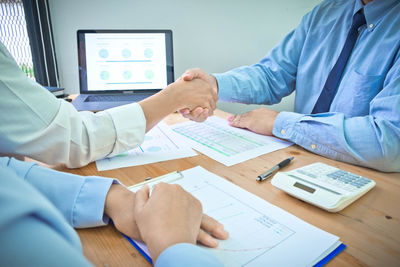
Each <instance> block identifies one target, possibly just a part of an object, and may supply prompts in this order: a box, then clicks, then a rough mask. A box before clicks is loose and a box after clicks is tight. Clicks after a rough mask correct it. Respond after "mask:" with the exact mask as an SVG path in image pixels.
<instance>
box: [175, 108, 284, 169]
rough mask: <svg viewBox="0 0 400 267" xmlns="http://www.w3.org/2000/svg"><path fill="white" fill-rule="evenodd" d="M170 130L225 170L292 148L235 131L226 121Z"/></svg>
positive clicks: (186, 124)
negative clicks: (224, 167)
mask: <svg viewBox="0 0 400 267" xmlns="http://www.w3.org/2000/svg"><path fill="white" fill-rule="evenodd" d="M171 128H172V129H173V131H174V132H176V133H178V134H181V135H182V136H184V137H185V138H186V139H187V142H188V143H189V144H190V145H191V146H192V147H193V148H194V149H197V150H198V151H200V152H201V153H203V154H205V155H207V156H208V157H210V158H212V159H214V160H216V161H218V162H220V163H222V164H224V165H226V166H232V165H234V164H237V163H240V162H243V161H246V160H249V159H252V158H255V157H258V156H260V155H263V154H266V153H269V152H272V151H275V150H278V149H282V148H285V147H288V146H290V145H292V143H290V142H286V141H283V140H280V139H278V138H275V137H272V136H265V135H260V134H256V133H253V132H251V131H248V130H245V129H239V128H235V127H232V126H230V125H229V124H228V122H227V120H224V119H222V118H219V117H216V116H212V117H210V118H208V119H207V120H206V121H205V122H202V123H198V122H193V121H190V122H184V123H181V124H176V125H172V126H171Z"/></svg>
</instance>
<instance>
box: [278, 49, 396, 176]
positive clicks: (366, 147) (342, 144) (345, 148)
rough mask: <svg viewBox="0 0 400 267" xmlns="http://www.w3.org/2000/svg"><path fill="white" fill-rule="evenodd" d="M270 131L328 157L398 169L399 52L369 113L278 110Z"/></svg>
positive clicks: (383, 168)
mask: <svg viewBox="0 0 400 267" xmlns="http://www.w3.org/2000/svg"><path fill="white" fill-rule="evenodd" d="M273 134H274V135H275V136H277V137H280V138H283V139H287V140H290V141H292V142H294V143H296V144H298V145H300V146H302V147H304V148H305V149H307V150H310V151H312V152H315V153H317V154H320V155H323V156H326V157H328V158H332V159H335V160H340V161H344V162H349V163H353V164H357V165H361V166H366V167H370V168H374V169H377V170H380V171H385V172H400V164H399V163H400V53H399V55H398V57H397V60H396V61H395V64H394V66H393V67H392V68H391V69H390V71H389V72H388V74H387V75H386V79H385V81H384V87H383V89H382V90H381V92H380V93H379V94H378V95H377V96H376V97H375V98H374V99H373V100H372V101H371V103H370V110H369V115H367V116H360V117H350V118H348V117H346V116H344V115H343V114H342V113H322V114H315V115H303V114H299V113H293V112H281V113H280V114H279V115H278V117H277V118H276V120H275V124H274V128H273Z"/></svg>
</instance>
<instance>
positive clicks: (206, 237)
mask: <svg viewBox="0 0 400 267" xmlns="http://www.w3.org/2000/svg"><path fill="white" fill-rule="evenodd" d="M104 212H105V214H107V215H108V216H109V217H110V218H111V219H112V220H113V222H114V225H115V227H116V228H117V229H118V230H119V231H120V232H122V233H124V234H125V235H127V236H129V237H131V238H133V239H135V240H138V241H144V242H145V243H146V244H147V246H148V247H149V251H150V253H151V255H152V257H153V259H156V258H157V257H158V255H159V254H160V253H161V252H162V251H163V250H164V249H166V248H168V247H169V246H170V245H173V244H176V243H182V242H185V243H195V242H196V240H197V241H198V242H199V243H201V244H203V245H205V246H208V247H216V246H218V241H217V239H216V238H218V239H226V238H228V233H227V232H226V231H225V230H224V227H223V225H222V224H220V223H218V222H217V221H216V220H214V219H213V218H211V217H209V216H207V215H205V214H203V213H202V207H201V204H200V202H199V201H198V200H197V199H196V198H194V197H193V196H192V195H191V194H189V193H188V192H186V191H185V190H183V189H182V187H180V186H179V185H169V184H165V183H160V184H158V185H156V186H155V188H154V189H153V191H152V194H151V197H149V188H148V187H147V186H145V187H144V188H142V189H141V190H139V191H138V192H137V193H136V194H135V193H133V192H131V191H130V190H128V189H127V188H125V187H124V186H122V185H119V184H113V185H112V186H111V188H110V190H109V192H108V194H107V198H106V203H105V209H104Z"/></svg>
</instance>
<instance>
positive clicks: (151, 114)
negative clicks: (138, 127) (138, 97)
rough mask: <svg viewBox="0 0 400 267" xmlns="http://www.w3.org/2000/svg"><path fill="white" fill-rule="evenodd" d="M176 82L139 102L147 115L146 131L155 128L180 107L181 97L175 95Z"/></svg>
mask: <svg viewBox="0 0 400 267" xmlns="http://www.w3.org/2000/svg"><path fill="white" fill-rule="evenodd" d="M174 86H175V85H174V84H171V85H169V88H168V87H167V88H166V89H164V90H165V91H161V92H160V93H158V94H155V95H152V96H150V97H148V98H146V99H144V100H142V101H140V102H139V105H140V106H141V107H142V110H143V113H144V116H145V117H146V132H148V131H149V130H150V129H151V128H153V127H154V126H155V125H156V124H157V123H158V122H160V121H161V120H162V119H163V118H165V117H166V116H167V115H169V114H171V113H172V112H174V111H176V110H178V109H179V107H180V106H179V104H180V103H178V101H179V99H178V98H177V97H176V96H175V95H174V94H175V91H174V88H173V87H174Z"/></svg>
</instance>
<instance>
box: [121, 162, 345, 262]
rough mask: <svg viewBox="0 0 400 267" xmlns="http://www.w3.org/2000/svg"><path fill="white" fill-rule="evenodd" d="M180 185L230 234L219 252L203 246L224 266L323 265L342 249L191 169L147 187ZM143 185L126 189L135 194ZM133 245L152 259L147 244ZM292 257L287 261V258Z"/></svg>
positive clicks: (232, 187)
mask: <svg viewBox="0 0 400 267" xmlns="http://www.w3.org/2000/svg"><path fill="white" fill-rule="evenodd" d="M159 182H167V183H174V184H179V185H181V186H182V187H183V188H184V189H185V190H186V191H188V192H189V193H191V194H193V195H194V196H195V197H196V198H197V199H199V200H200V202H201V203H202V205H203V211H204V213H205V214H207V215H209V216H211V217H213V218H214V219H216V220H217V221H219V222H220V223H222V224H223V225H224V227H225V229H226V230H227V231H228V232H229V238H228V239H227V240H221V241H219V246H218V247H217V248H214V249H212V248H206V247H203V249H205V250H208V251H209V252H210V253H212V254H214V255H215V256H216V257H217V258H218V259H219V260H220V261H221V262H222V263H223V264H224V265H226V266H313V265H315V266H322V265H324V264H325V263H326V262H327V261H329V260H330V259H331V258H333V257H334V256H335V255H336V254H338V253H339V252H340V251H342V250H343V249H344V248H345V247H346V246H345V245H344V244H342V243H341V242H340V241H339V237H337V236H335V235H332V234H330V233H328V232H325V231H323V230H321V229H319V228H317V227H315V226H313V225H311V224H308V223H306V222H304V221H302V220H301V219H299V218H297V217H296V216H294V215H291V214H289V213H287V212H286V211H284V210H282V209H280V208H278V207H276V206H274V205H272V204H270V203H268V202H267V201H265V200H263V199H261V198H259V197H257V196H255V195H253V194H251V193H249V192H247V191H246V190H244V189H242V188H240V187H238V186H236V185H234V184H232V183H230V182H228V181H227V180H225V179H223V178H221V177H219V176H217V175H215V174H213V173H211V172H209V171H207V170H205V169H204V168H202V167H199V166H198V167H195V168H192V169H188V170H185V171H182V172H174V173H171V174H168V175H164V176H162V177H159V178H156V179H150V180H149V181H145V182H144V183H148V184H149V186H150V187H153V186H154V185H156V184H157V183H159ZM144 183H141V184H140V185H134V186H131V187H129V189H130V190H132V191H134V192H135V191H137V190H139V189H140V188H141V187H142V186H143V184H144ZM130 241H131V243H132V244H133V245H134V246H135V247H136V248H137V249H138V250H139V251H140V252H141V253H142V254H143V255H144V256H145V257H146V259H148V260H149V261H151V257H150V253H149V252H148V250H147V247H146V246H145V244H143V243H140V242H136V241H134V240H130ZM289 254H290V257H288V255H289Z"/></svg>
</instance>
